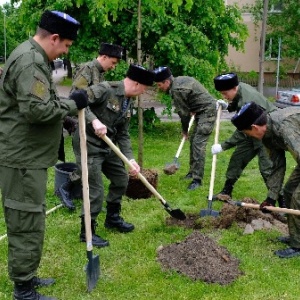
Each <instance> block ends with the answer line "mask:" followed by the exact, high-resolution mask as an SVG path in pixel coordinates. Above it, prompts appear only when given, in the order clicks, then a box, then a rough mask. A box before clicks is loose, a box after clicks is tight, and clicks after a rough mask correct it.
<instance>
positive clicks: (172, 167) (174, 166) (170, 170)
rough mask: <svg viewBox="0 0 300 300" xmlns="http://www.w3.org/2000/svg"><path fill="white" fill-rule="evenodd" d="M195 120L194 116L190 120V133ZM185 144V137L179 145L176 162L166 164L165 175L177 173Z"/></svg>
mask: <svg viewBox="0 0 300 300" xmlns="http://www.w3.org/2000/svg"><path fill="white" fill-rule="evenodd" d="M194 120H195V116H194V115H192V117H191V119H190V122H189V127H188V131H187V132H189V131H190V129H191V127H192V125H193V123H194ZM184 142H185V137H183V138H182V140H181V143H180V145H179V148H178V150H177V152H176V154H175V157H174V160H173V162H172V163H169V164H166V166H165V167H164V173H165V174H167V175H173V174H175V172H176V171H177V170H178V169H179V163H178V157H179V155H180V153H181V150H182V148H183V145H184Z"/></svg>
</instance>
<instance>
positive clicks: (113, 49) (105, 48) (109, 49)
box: [99, 43, 123, 58]
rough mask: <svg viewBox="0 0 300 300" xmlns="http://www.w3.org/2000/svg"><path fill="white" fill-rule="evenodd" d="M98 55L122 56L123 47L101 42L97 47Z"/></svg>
mask: <svg viewBox="0 0 300 300" xmlns="http://www.w3.org/2000/svg"><path fill="white" fill-rule="evenodd" d="M99 54H100V55H107V56H110V57H115V58H122V55H123V47H121V46H119V45H114V44H108V43H101V45H100V49H99Z"/></svg>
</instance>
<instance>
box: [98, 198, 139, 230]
mask: <svg viewBox="0 0 300 300" xmlns="http://www.w3.org/2000/svg"><path fill="white" fill-rule="evenodd" d="M106 209H107V212H106V218H105V223H104V226H105V227H106V228H109V229H117V230H118V231H119V232H130V231H132V230H133V229H134V225H133V224H130V223H126V222H125V221H124V219H123V218H122V217H121V216H120V212H121V204H120V203H109V202H108V203H107V206H106Z"/></svg>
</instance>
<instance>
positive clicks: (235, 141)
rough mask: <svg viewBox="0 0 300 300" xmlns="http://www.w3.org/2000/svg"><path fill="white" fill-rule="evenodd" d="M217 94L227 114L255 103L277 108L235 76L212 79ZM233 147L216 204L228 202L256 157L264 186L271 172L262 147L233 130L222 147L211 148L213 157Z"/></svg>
mask: <svg viewBox="0 0 300 300" xmlns="http://www.w3.org/2000/svg"><path fill="white" fill-rule="evenodd" d="M214 84H215V88H216V90H218V91H220V92H221V94H222V95H223V97H224V98H225V99H226V100H228V102H229V105H228V108H227V109H228V111H229V112H233V111H236V112H238V111H239V110H240V109H241V107H242V106H243V105H244V104H246V103H248V102H250V101H254V102H255V103H257V104H258V105H260V106H261V107H263V108H264V109H266V111H267V112H271V111H274V110H276V109H277V108H276V107H275V106H274V105H273V104H272V103H271V102H269V101H268V100H267V99H266V98H265V97H264V96H263V95H262V94H260V93H259V92H258V91H257V90H256V89H255V88H253V87H252V86H250V85H248V84H246V83H243V82H239V81H238V77H237V75H236V74H235V73H227V74H222V75H218V76H216V77H215V78H214ZM232 147H236V148H235V150H234V152H233V154H232V156H231V158H230V161H229V165H228V167H227V171H226V181H225V184H224V187H223V189H222V191H221V192H220V193H219V194H217V195H215V196H214V198H216V199H219V200H228V199H230V198H231V195H232V190H233V187H234V184H235V183H236V181H237V180H238V179H239V178H240V176H241V174H242V172H243V170H244V169H245V168H246V166H247V165H248V163H249V162H250V161H251V160H252V159H253V158H254V157H255V156H258V164H259V170H260V173H261V175H262V177H263V180H264V181H265V183H266V182H267V178H268V176H269V174H270V172H271V167H272V162H271V161H270V159H269V158H268V155H267V153H266V150H265V147H264V146H263V144H262V143H261V141H258V140H256V139H253V138H251V137H247V136H246V135H245V134H243V133H242V132H239V131H238V130H236V131H235V132H234V133H233V135H232V136H231V137H230V138H229V139H227V140H226V141H224V142H223V143H221V144H215V145H213V146H212V154H217V153H220V152H222V151H225V150H228V149H230V148H232ZM279 200H280V206H284V204H283V198H282V197H280V199H279Z"/></svg>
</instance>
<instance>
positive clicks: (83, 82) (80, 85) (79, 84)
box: [73, 76, 89, 89]
mask: <svg viewBox="0 0 300 300" xmlns="http://www.w3.org/2000/svg"><path fill="white" fill-rule="evenodd" d="M73 86H75V87H76V88H77V89H84V88H87V87H88V86H89V83H88V81H87V79H86V78H85V77H84V76H79V78H77V79H75V80H74V82H73Z"/></svg>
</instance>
